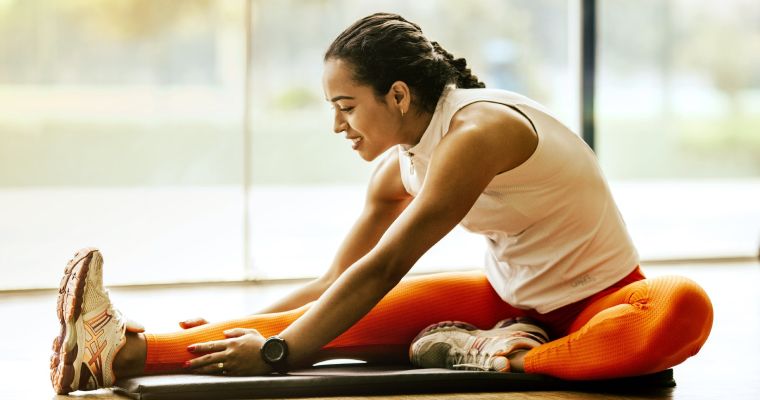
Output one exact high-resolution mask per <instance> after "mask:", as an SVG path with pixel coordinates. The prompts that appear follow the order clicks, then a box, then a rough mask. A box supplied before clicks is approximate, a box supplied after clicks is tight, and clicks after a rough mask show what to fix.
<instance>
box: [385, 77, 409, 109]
mask: <svg viewBox="0 0 760 400" xmlns="http://www.w3.org/2000/svg"><path fill="white" fill-rule="evenodd" d="M385 100H386V101H387V102H388V104H389V105H390V106H391V108H395V109H397V110H398V111H400V112H402V113H403V114H406V113H407V112H408V111H409V106H410V105H411V104H412V91H411V90H410V89H409V86H408V85H407V84H406V83H405V82H403V81H396V82H393V84H392V85H391V88H390V89H389V90H388V94H387V95H386V99H385Z"/></svg>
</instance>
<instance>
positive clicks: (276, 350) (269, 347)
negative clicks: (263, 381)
mask: <svg viewBox="0 0 760 400" xmlns="http://www.w3.org/2000/svg"><path fill="white" fill-rule="evenodd" d="M264 357H266V359H267V360H269V361H270V362H277V361H280V360H282V359H283V358H284V357H285V346H283V344H282V343H281V342H279V341H276V340H270V341H268V342H267V343H266V345H265V346H264Z"/></svg>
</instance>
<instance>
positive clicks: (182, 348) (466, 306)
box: [145, 267, 713, 380]
mask: <svg viewBox="0 0 760 400" xmlns="http://www.w3.org/2000/svg"><path fill="white" fill-rule="evenodd" d="M308 307H309V305H306V306H303V307H301V308H298V309H295V310H292V311H287V312H281V313H272V314H260V315H253V316H249V317H245V318H241V319H236V320H231V321H225V322H218V323H211V324H207V325H203V326H199V327H195V328H192V329H187V330H183V331H179V332H175V333H164V334H145V337H146V340H147V359H146V365H145V373H146V374H155V373H165V372H170V371H178V370H181V369H182V365H183V364H184V362H185V361H187V360H189V359H192V358H195V357H197V355H194V354H192V353H190V352H188V351H187V350H186V348H187V346H189V345H191V344H194V343H202V342H206V341H210V340H219V339H224V334H223V332H224V331H225V330H227V329H231V328H253V329H256V330H258V331H259V332H260V333H261V334H262V335H263V336H264V337H269V336H271V335H276V334H278V333H280V332H281V331H282V330H284V329H285V328H286V327H287V326H288V325H289V324H290V323H292V322H293V321H295V320H296V319H297V318H298V317H299V316H301V315H302V314H303V313H304V312H306V310H307V309H308ZM520 316H527V317H531V318H533V319H535V320H537V321H538V322H539V323H540V324H541V325H542V326H543V327H544V328H545V329H548V332H549V334H550V335H551V336H552V337H553V338H556V339H555V340H553V341H551V342H549V343H546V344H544V345H542V346H539V347H536V348H534V349H532V350H530V351H529V352H528V353H527V354H526V355H525V361H524V363H525V371H526V372H529V373H541V374H547V375H552V376H555V377H559V378H563V379H574V380H579V379H604V378H614V377H622V376H633V375H641V374H647V373H652V372H656V371H660V370H663V369H666V368H669V367H672V366H675V365H677V364H679V363H681V362H683V361H684V360H686V359H687V358H688V357H690V356H693V355H694V354H696V353H697V352H698V351H699V349H700V348H701V347H702V344H704V342H705V340H707V336H708V335H709V333H710V329H711V327H712V320H713V313H712V305H711V303H710V300H709V298H708V297H707V294H706V293H705V292H704V290H703V289H702V288H701V287H699V285H697V284H696V283H695V282H693V281H691V280H689V279H687V278H683V277H678V276H668V277H659V278H654V279H644V276H643V274H642V273H641V270H640V269H639V268H638V267H637V268H636V269H635V270H634V271H633V272H631V273H630V274H629V275H628V276H627V277H625V278H623V279H622V280H621V281H620V282H618V283H616V284H615V285H612V286H611V287H609V288H607V289H605V290H603V291H601V292H599V293H597V294H595V295H593V296H591V297H588V298H586V299H584V300H581V301H579V302H576V303H573V304H570V305H567V306H565V307H562V308H560V309H557V310H554V311H552V312H549V313H546V314H539V313H538V312H535V311H532V310H521V309H517V308H514V307H512V306H510V305H508V304H506V303H505V302H504V301H503V300H502V299H500V298H499V296H498V295H497V294H496V292H495V291H494V290H493V288H492V287H491V285H490V284H489V282H488V280H487V279H486V277H485V275H484V274H483V273H482V272H457V273H442V274H434V275H426V276H417V277H411V278H406V279H404V280H402V281H401V282H400V283H399V284H398V285H397V286H396V288H394V289H393V290H392V291H391V292H389V293H388V294H387V295H386V296H385V297H384V298H383V299H382V300H381V301H380V303H378V304H377V305H376V306H375V307H374V308H373V309H372V310H371V311H370V312H369V313H368V314H367V315H366V316H364V318H362V319H361V320H360V321H359V322H357V323H356V324H355V325H354V326H352V327H351V328H350V329H349V330H347V331H346V332H344V333H343V334H341V335H340V336H338V337H337V338H336V339H335V340H333V341H332V342H330V343H328V344H327V345H326V346H325V347H324V351H325V352H326V353H329V352H330V351H331V350H332V351H334V352H335V353H336V354H343V355H350V354H351V352H352V351H351V349H368V348H375V349H383V348H391V347H393V348H396V349H398V348H401V347H404V348H407V347H408V346H409V345H410V343H411V341H412V339H413V338H414V337H415V336H416V335H417V334H418V333H419V332H420V331H421V330H422V329H424V328H425V327H427V326H428V325H430V324H433V323H436V322H440V321H464V322H469V323H471V324H473V325H475V326H477V327H479V328H480V329H489V328H491V327H493V326H494V324H496V323H497V322H498V321H500V320H502V319H505V318H510V317H520ZM341 351H342V352H341Z"/></svg>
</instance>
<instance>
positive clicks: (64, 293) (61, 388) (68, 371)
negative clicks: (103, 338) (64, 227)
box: [50, 248, 98, 394]
mask: <svg viewBox="0 0 760 400" xmlns="http://www.w3.org/2000/svg"><path fill="white" fill-rule="evenodd" d="M97 251H98V249H95V248H85V249H82V250H79V251H78V252H77V253H76V254H75V255H74V258H72V259H71V260H69V262H68V264H66V268H65V269H64V271H63V278H62V279H61V283H60V285H59V288H58V303H57V313H58V321H59V322H60V324H61V332H60V334H59V335H58V336H57V337H56V338H55V339H54V340H53V355H52V356H51V357H50V380H51V382H52V383H53V389H54V390H55V392H56V393H57V394H67V393H69V392H72V391H73V389H72V387H71V384H72V383H73V382H74V376H75V375H76V372H75V369H74V362H75V360H76V359H77V354H78V352H79V346H78V345H77V344H76V342H77V337H76V334H77V333H76V329H67V327H66V326H67V324H71V326H72V327H73V326H74V323H75V321H76V320H77V319H79V317H80V316H81V314H82V301H83V298H84V289H85V283H86V281H87V273H88V272H89V271H90V262H91V261H92V259H93V257H94V255H95V253H96V252H97ZM67 335H69V336H68V337H67ZM71 342H73V343H74V345H73V347H71V348H66V347H67V346H64V343H71Z"/></svg>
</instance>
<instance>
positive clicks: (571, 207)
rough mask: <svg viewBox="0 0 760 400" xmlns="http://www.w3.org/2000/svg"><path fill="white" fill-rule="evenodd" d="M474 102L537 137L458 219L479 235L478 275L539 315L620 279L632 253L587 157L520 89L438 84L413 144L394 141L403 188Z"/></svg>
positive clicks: (413, 190)
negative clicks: (500, 108) (482, 249)
mask: <svg viewBox="0 0 760 400" xmlns="http://www.w3.org/2000/svg"><path fill="white" fill-rule="evenodd" d="M479 101H487V102H493V103H500V104H505V105H507V106H510V107H512V108H514V109H516V110H517V111H519V112H520V113H521V114H523V115H524V116H525V117H526V118H527V119H529V120H530V122H531V123H532V125H533V127H534V128H535V131H536V134H537V135H538V146H537V147H536V150H535V151H534V153H533V154H532V155H531V156H530V157H529V158H528V160H526V161H525V162H524V163H522V164H521V165H519V166H517V167H516V168H514V169H512V170H509V171H507V172H504V173H501V174H499V175H497V176H496V177H494V179H493V180H492V181H491V182H490V183H489V184H488V186H487V187H486V189H485V190H484V191H483V193H482V194H481V195H480V197H479V198H478V199H477V200H476V201H475V204H474V205H473V206H472V209H470V211H469V212H468V214H467V215H466V216H465V217H464V219H463V220H462V221H461V223H460V224H461V225H462V226H463V227H464V228H465V229H467V230H469V231H471V232H476V233H480V234H482V235H484V236H485V238H486V241H487V244H488V251H487V254H486V264H485V267H486V275H487V277H488V280H489V281H490V283H491V285H492V286H493V288H494V289H495V290H496V292H497V293H499V295H500V296H501V298H502V299H504V301H506V302H507V303H509V304H511V305H512V306H515V307H518V308H522V309H535V310H536V311H538V312H540V313H547V312H549V311H552V310H555V309H557V308H560V307H562V306H565V305H567V304H570V303H574V302H576V301H578V300H581V299H584V298H586V297H588V296H590V295H592V294H594V293H597V292H599V291H600V290H602V289H605V288H607V287H609V286H610V285H612V284H614V283H615V282H617V281H619V280H620V279H622V278H623V277H625V276H626V275H628V274H629V273H630V272H631V271H632V270H633V268H634V267H635V266H636V265H637V264H638V263H639V259H638V253H637V252H636V249H635V247H634V246H633V242H632V241H631V238H630V236H629V235H628V231H627V230H626V227H625V223H624V222H623V218H622V217H621V215H620V212H619V211H618V208H617V206H616V205H615V202H614V201H613V199H612V195H611V194H610V190H609V187H608V186H607V183H606V181H605V178H604V176H603V174H602V171H601V169H600V168H599V165H598V163H597V159H596V156H595V154H594V153H593V151H592V150H591V149H590V148H589V147H588V146H587V145H586V143H585V142H584V141H583V140H582V139H581V138H579V137H578V136H577V135H576V134H574V133H573V132H572V131H571V130H570V129H569V128H567V127H566V126H565V125H563V124H562V123H560V122H559V121H557V119H556V118H554V117H553V116H552V115H550V114H549V113H548V112H547V111H546V110H545V109H544V107H543V106H541V105H540V104H538V103H536V102H535V101H533V100H530V99H528V98H526V97H524V96H521V95H519V94H516V93H512V92H508V91H503V90H493V89H454V88H453V87H448V88H447V89H446V90H444V93H443V94H442V96H441V99H440V100H439V101H438V105H437V106H436V109H435V112H434V114H433V118H432V120H431V121H430V125H428V127H427V129H426V130H425V133H424V134H423V136H422V138H421V139H420V142H419V143H417V144H416V145H415V146H408V145H398V146H397V147H398V152H399V163H400V167H401V178H402V181H403V183H404V187H405V188H406V191H407V192H408V193H409V194H411V195H412V196H416V195H417V194H418V193H419V191H420V188H421V187H422V183H423V182H424V180H425V173H426V172H427V166H428V163H429V161H430V156H431V154H432V153H433V151H434V150H435V148H436V146H437V145H438V143H439V142H440V141H441V139H442V138H443V136H445V135H446V133H447V131H448V129H449V125H450V122H451V118H452V116H453V115H454V113H456V112H457V111H458V110H460V109H461V108H462V107H465V106H467V105H469V104H472V103H475V102H479Z"/></svg>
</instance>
